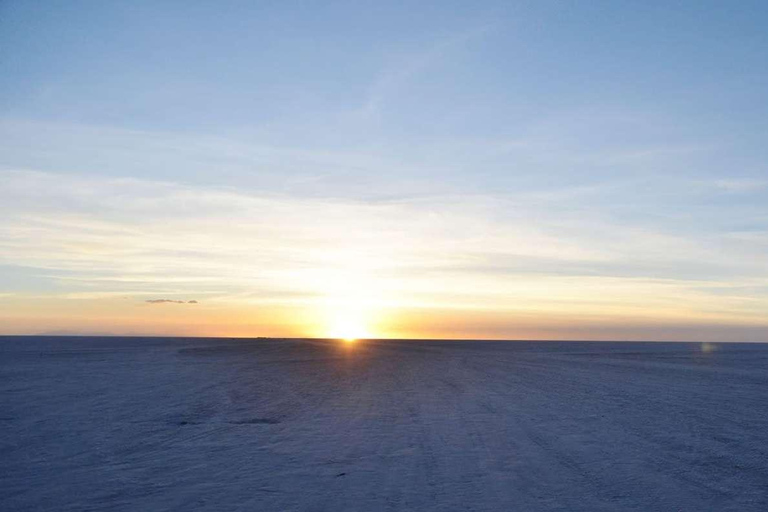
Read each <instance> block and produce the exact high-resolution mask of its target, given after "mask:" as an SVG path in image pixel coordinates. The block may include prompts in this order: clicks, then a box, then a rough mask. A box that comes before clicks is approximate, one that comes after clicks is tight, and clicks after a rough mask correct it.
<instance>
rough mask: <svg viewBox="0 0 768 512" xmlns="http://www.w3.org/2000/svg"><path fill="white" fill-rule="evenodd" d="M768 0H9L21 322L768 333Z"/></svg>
mask: <svg viewBox="0 0 768 512" xmlns="http://www.w3.org/2000/svg"><path fill="white" fill-rule="evenodd" d="M766 26H768V3H766V2H764V1H762V0H760V1H748V0H745V1H741V2H727V1H702V0H699V1H600V0H594V1H592V0H591V1H588V2H587V1H583V2H573V1H536V2H534V1H519V2H516V1H503V2H482V1H481V2H448V1H440V2H427V1H419V2H397V1H393V2H366V1H354V2H352V1H350V2H335V1H328V2H291V1H279V2H278V1H276V2H269V1H264V2H252V1H221V2H181V1H178V2H176V1H132V2H101V1H78V0H75V1H53V0H52V1H49V2H28V1H21V0H5V1H3V2H2V3H0V70H2V72H1V73H0V334H98V335H100V334H114V335H180V336H275V337H281V336H292V337H293V336H295V337H305V336H313V337H350V338H351V337H378V338H471V339H575V340H586V339H595V340H690V341H768V101H767V100H768V57H767V56H768V31H766V30H765V27H766Z"/></svg>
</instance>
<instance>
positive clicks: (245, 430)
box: [0, 337, 768, 512]
mask: <svg viewBox="0 0 768 512" xmlns="http://www.w3.org/2000/svg"><path fill="white" fill-rule="evenodd" d="M0 405H1V409H0V434H1V435H0V510H4V511H5V510H7V511H22V510H57V511H60V510H72V511H74V510H77V511H83V510H126V511H127V510H130V511H150V510H152V511H155V510H183V511H192V510H206V511H208V510H210V511H229V510H246V511H248V510H252V511H285V510H302V511H304V510H306V511H339V510H360V511H378V510H427V511H430V510H434V511H437V510H440V511H451V510H456V511H458V510H478V511H480V510H512V511H554V510H561V511H590V512H594V511H605V510H642V511H655V510H658V511H697V512H698V511H705V510H713V511H714V510H717V511H740V512H743V511H765V510H768V346H766V345H757V344H751V345H750V344H738V345H726V344H722V345H701V344H659V343H643V344H638V343H628V344H622V343H554V342H539V343H530V342H507V343H504V342H405V341H399V342H394V341H378V342H373V341H362V342H358V343H356V344H354V345H347V344H344V343H342V342H335V341H318V340H306V341H301V340H282V341H281V340H212V339H161V338H153V339H139V338H134V339H130V338H11V337H6V338H0Z"/></svg>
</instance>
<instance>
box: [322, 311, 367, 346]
mask: <svg viewBox="0 0 768 512" xmlns="http://www.w3.org/2000/svg"><path fill="white" fill-rule="evenodd" d="M328 337H330V338H337V339H340V340H345V341H355V340H358V339H365V338H371V337H372V335H371V332H370V331H369V330H368V327H367V325H366V321H365V319H364V318H362V317H360V316H355V315H353V314H348V315H347V314H339V315H338V316H337V317H335V318H334V319H333V320H332V323H331V326H330V329H329V332H328Z"/></svg>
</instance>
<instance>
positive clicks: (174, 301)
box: [144, 299, 198, 304]
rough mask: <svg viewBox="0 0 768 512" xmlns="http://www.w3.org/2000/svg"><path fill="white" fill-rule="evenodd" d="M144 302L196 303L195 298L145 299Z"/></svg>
mask: <svg viewBox="0 0 768 512" xmlns="http://www.w3.org/2000/svg"><path fill="white" fill-rule="evenodd" d="M144 302H148V303H150V304H197V303H198V302H197V301H196V300H173V299H147V300H145V301H144Z"/></svg>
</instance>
